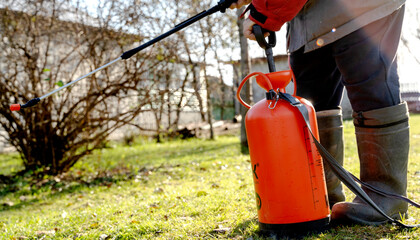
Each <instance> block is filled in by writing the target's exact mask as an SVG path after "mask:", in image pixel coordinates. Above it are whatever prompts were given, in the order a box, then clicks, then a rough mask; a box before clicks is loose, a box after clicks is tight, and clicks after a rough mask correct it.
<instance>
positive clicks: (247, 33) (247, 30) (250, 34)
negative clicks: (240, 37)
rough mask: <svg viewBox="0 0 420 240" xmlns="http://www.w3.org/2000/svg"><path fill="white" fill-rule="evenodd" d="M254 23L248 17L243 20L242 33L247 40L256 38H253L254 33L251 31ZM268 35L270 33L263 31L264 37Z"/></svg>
mask: <svg viewBox="0 0 420 240" xmlns="http://www.w3.org/2000/svg"><path fill="white" fill-rule="evenodd" d="M255 24H256V23H255V22H254V21H252V20H251V19H249V18H247V19H245V20H244V23H243V25H242V26H243V27H244V28H243V33H244V36H245V37H246V38H248V39H249V40H254V41H255V40H257V39H256V38H255V35H254V33H253V32H252V26H254V25H255ZM269 35H270V33H268V32H265V33H264V37H268V36H269Z"/></svg>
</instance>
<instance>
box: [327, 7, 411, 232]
mask: <svg viewBox="0 0 420 240" xmlns="http://www.w3.org/2000/svg"><path fill="white" fill-rule="evenodd" d="M403 16H404V8H402V9H400V10H397V11H396V12H394V13H393V14H391V15H390V16H388V17H385V18H383V19H380V20H378V21H376V22H374V23H372V24H369V25H367V26H366V27H364V28H362V29H360V30H358V31H356V32H354V33H352V34H350V35H348V36H346V37H345V38H343V39H341V40H339V41H337V42H336V43H335V44H334V48H333V49H334V55H335V58H336V61H337V66H338V67H339V68H340V72H341V73H342V76H343V83H344V85H345V86H346V88H347V91H348V96H349V99H350V102H351V104H352V107H353V118H354V125H355V129H356V140H357V147H358V153H359V160H360V179H361V180H362V181H363V182H366V183H368V184H370V185H373V186H375V187H378V188H381V189H383V190H385V191H388V192H391V193H394V194H399V195H406V189H407V162H408V150H409V125H408V117H409V116H408V109H407V105H406V103H401V99H400V91H399V79H398V75H397V69H396V62H395V54H396V50H397V46H398V42H399V38H400V32H401V25H402V20H403ZM364 190H365V191H366V193H367V194H368V195H369V196H370V197H371V198H372V200H373V201H374V202H375V203H376V204H377V205H378V206H379V207H380V208H381V209H382V210H383V211H384V212H385V213H387V214H388V215H390V216H391V217H392V218H400V217H401V216H404V215H405V213H406V211H407V204H406V203H404V202H402V201H400V200H395V199H391V198H386V197H383V196H381V195H378V194H375V193H373V192H371V191H369V190H368V189H364ZM331 219H332V221H333V222H335V223H346V224H367V225H379V224H383V223H386V222H388V220H387V219H386V218H384V217H383V216H382V215H381V214H379V213H377V212H376V211H375V210H373V208H371V207H370V206H368V205H367V204H366V203H365V202H363V201H362V200H361V199H359V198H358V197H356V198H355V199H354V200H353V202H351V203H349V202H343V203H338V204H336V205H334V207H333V208H332V214H331Z"/></svg>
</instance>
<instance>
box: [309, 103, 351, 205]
mask: <svg viewBox="0 0 420 240" xmlns="http://www.w3.org/2000/svg"><path fill="white" fill-rule="evenodd" d="M316 117H317V122H318V131H319V139H320V142H321V144H322V146H324V147H325V149H327V151H328V152H329V153H330V154H331V155H332V156H333V157H334V158H335V159H336V160H337V162H338V163H340V164H341V166H343V160H344V147H343V143H344V137H343V115H342V113H341V109H333V110H325V111H319V112H317V113H316ZM324 173H325V180H326V183H327V191H328V202H329V204H330V208H331V207H332V206H333V205H334V204H336V203H338V202H342V201H344V200H345V199H346V197H345V195H344V192H343V186H342V184H341V182H340V180H339V179H338V178H337V176H336V175H335V174H334V173H333V172H332V170H331V168H330V166H329V165H328V164H327V163H325V161H324Z"/></svg>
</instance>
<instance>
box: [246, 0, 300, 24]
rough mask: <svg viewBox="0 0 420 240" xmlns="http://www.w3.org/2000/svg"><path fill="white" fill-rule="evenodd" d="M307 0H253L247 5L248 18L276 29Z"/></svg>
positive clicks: (295, 13)
mask: <svg viewBox="0 0 420 240" xmlns="http://www.w3.org/2000/svg"><path fill="white" fill-rule="evenodd" d="M306 2H307V0H253V1H252V3H251V4H250V5H249V6H248V9H247V10H250V11H251V12H250V16H249V18H250V19H251V20H252V21H254V22H256V23H257V24H258V25H260V26H261V27H263V28H265V29H267V30H270V31H278V30H280V28H281V27H282V26H283V24H284V23H286V22H288V21H290V20H292V19H293V18H294V17H295V16H296V15H297V14H298V13H299V11H300V10H301V9H302V7H303V5H305V3H306Z"/></svg>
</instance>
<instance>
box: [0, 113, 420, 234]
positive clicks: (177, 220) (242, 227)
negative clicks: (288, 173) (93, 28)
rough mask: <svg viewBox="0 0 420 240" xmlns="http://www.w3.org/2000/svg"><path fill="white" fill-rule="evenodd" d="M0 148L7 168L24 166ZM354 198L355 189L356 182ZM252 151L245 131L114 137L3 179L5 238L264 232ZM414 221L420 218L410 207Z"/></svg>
mask: <svg viewBox="0 0 420 240" xmlns="http://www.w3.org/2000/svg"><path fill="white" fill-rule="evenodd" d="M410 124H411V151H410V162H409V169H408V174H409V190H408V196H409V197H410V198H411V199H413V200H415V201H417V202H420V185H419V181H420V115H412V117H411V122H410ZM353 132H354V129H353V127H352V123H351V122H346V123H345V140H346V149H345V151H346V153H345V154H346V159H345V167H346V168H347V169H348V170H350V171H351V172H353V173H355V174H356V175H357V174H358V163H357V159H358V158H357V151H356V145H355V140H354V133H353ZM21 168H22V167H21V165H20V163H19V156H18V155H17V154H3V155H0V174H12V173H14V172H16V171H18V170H19V169H21ZM346 194H347V198H348V199H351V198H352V193H350V192H349V191H347V189H346ZM254 196H255V195H254V189H253V182H252V170H251V167H250V160H249V156H248V155H242V154H241V153H240V147H239V139H238V137H237V136H219V137H218V138H217V140H215V141H208V140H202V139H192V140H186V141H181V140H174V141H169V142H164V143H161V144H155V143H153V142H150V141H148V140H146V139H142V138H139V139H137V140H136V141H135V143H134V144H133V145H132V146H124V145H122V144H119V143H111V144H110V147H109V148H104V149H101V150H98V151H96V152H95V153H94V154H92V155H90V156H88V157H85V158H84V159H83V160H81V161H80V162H78V163H77V164H76V165H75V166H74V167H73V168H72V170H71V171H70V172H68V173H66V174H63V175H60V176H55V177H53V176H47V177H45V178H44V179H42V180H38V181H35V180H33V179H32V178H31V177H30V176H25V177H21V178H18V179H15V181H14V182H12V183H10V184H7V185H5V184H3V185H0V238H1V239H249V240H256V239H265V238H264V237H262V236H260V235H259V234H258V219H257V209H256V202H255V197H254ZM409 213H410V218H409V219H407V220H406V223H410V224H414V223H417V224H418V223H419V220H420V210H418V209H415V208H412V207H410V208H409ZM305 239H420V230H419V229H415V230H411V231H408V230H402V229H400V228H398V227H395V226H392V225H387V226H381V227H361V226H354V227H337V228H334V229H331V230H329V231H327V232H325V233H323V234H316V235H312V236H308V237H306V238H305Z"/></svg>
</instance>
